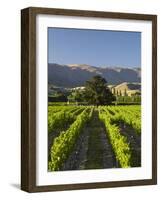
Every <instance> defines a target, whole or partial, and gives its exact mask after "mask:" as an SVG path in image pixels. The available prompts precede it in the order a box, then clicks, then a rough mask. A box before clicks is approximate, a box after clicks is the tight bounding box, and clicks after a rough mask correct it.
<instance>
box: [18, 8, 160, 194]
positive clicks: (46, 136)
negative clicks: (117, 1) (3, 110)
mask: <svg viewBox="0 0 161 200" xmlns="http://www.w3.org/2000/svg"><path fill="white" fill-rule="evenodd" d="M21 27H22V28H21V85H22V86H21V189H22V190H25V191H28V192H43V191H44V192H45V191H58V190H77V189H92V188H93V189H94V188H95V189H96V188H107V187H123V186H137V185H154V184H157V16H156V15H145V14H135V13H119V12H118V13H113V12H100V11H83V10H67V9H55V8H33V7H30V8H25V9H23V10H22V11H21Z"/></svg>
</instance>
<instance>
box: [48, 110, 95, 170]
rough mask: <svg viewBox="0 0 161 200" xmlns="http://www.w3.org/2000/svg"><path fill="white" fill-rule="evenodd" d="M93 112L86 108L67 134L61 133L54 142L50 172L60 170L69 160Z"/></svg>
mask: <svg viewBox="0 0 161 200" xmlns="http://www.w3.org/2000/svg"><path fill="white" fill-rule="evenodd" d="M92 110H93V109H91V108H86V109H85V110H84V111H83V112H82V113H81V114H80V115H78V117H77V119H76V120H75V121H74V123H73V124H72V125H71V126H70V127H69V129H68V130H67V131H65V132H64V131H63V132H61V133H60V135H59V136H58V137H57V138H56V139H55V140H54V142H53V145H52V147H51V153H50V154H51V161H50V162H49V166H48V168H49V170H50V171H57V170H59V169H60V168H61V166H62V164H63V163H64V161H65V160H66V159H67V158H68V156H69V154H70V153H71V151H72V150H73V147H74V144H75V142H76V140H77V138H78V136H79V134H80V133H81V130H82V128H83V127H84V125H85V123H87V121H88V120H89V119H90V118H91V116H92Z"/></svg>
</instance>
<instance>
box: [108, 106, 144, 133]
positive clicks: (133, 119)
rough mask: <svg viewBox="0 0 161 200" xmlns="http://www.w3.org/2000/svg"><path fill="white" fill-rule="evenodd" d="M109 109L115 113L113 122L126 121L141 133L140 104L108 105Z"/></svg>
mask: <svg viewBox="0 0 161 200" xmlns="http://www.w3.org/2000/svg"><path fill="white" fill-rule="evenodd" d="M107 109H108V110H110V111H112V112H113V113H114V114H115V115H114V116H113V117H112V121H113V122H121V121H122V122H124V123H126V124H128V125H129V126H131V127H132V128H133V129H134V130H135V131H136V133H137V134H141V110H140V106H110V107H109V106H108V107H107Z"/></svg>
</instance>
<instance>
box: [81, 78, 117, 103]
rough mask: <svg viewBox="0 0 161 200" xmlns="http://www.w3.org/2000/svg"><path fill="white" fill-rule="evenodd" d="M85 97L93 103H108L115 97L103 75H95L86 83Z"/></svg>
mask: <svg viewBox="0 0 161 200" xmlns="http://www.w3.org/2000/svg"><path fill="white" fill-rule="evenodd" d="M85 98H86V101H87V102H88V103H89V104H92V105H97V106H98V105H108V104H111V103H112V101H114V100H115V97H114V96H113V94H112V93H111V91H110V90H109V88H108V87H107V82H106V80H105V79H104V78H102V77H101V76H98V75H97V76H94V77H92V79H91V80H89V81H86V84H85Z"/></svg>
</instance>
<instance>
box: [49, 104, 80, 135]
mask: <svg viewBox="0 0 161 200" xmlns="http://www.w3.org/2000/svg"><path fill="white" fill-rule="evenodd" d="M83 110H84V107H81V108H80V107H75V106H59V107H54V106H50V107H49V108H48V133H51V132H52V131H53V130H54V129H56V128H65V127H67V124H71V123H72V122H73V121H74V120H75V119H76V117H77V114H79V113H80V112H81V111H83Z"/></svg>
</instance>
